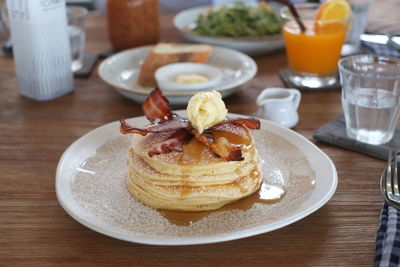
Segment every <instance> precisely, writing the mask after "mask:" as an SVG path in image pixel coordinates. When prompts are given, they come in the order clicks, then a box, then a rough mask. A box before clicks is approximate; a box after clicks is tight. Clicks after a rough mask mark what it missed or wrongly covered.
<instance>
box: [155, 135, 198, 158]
mask: <svg viewBox="0 0 400 267" xmlns="http://www.w3.org/2000/svg"><path fill="white" fill-rule="evenodd" d="M192 137H193V136H192V135H191V134H190V133H189V132H188V131H186V130H184V129H180V130H178V131H176V132H175V133H173V134H172V135H171V136H170V137H168V139H167V140H165V141H164V142H162V143H160V144H156V145H154V146H153V147H152V148H151V149H150V151H149V152H148V155H149V156H150V157H153V156H154V155H159V154H168V153H171V152H173V151H177V152H183V145H184V144H186V143H188V142H189V141H190V139H191V138H192Z"/></svg>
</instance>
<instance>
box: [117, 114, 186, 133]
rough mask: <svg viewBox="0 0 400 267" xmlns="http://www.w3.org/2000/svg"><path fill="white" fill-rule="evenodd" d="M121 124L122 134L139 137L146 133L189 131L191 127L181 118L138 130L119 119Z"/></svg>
mask: <svg viewBox="0 0 400 267" xmlns="http://www.w3.org/2000/svg"><path fill="white" fill-rule="evenodd" d="M119 122H120V123H121V127H120V131H121V133H123V134H129V133H136V134H140V135H143V136H145V135H147V134H148V133H165V132H172V131H176V130H180V129H186V130H188V131H190V130H191V129H192V126H191V125H190V123H189V121H188V120H187V119H184V118H181V117H175V118H174V119H172V120H169V121H166V122H164V123H161V124H155V125H152V126H150V127H147V128H138V127H134V126H132V125H130V124H129V123H127V122H126V120H125V119H120V120H119Z"/></svg>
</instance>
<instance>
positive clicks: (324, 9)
mask: <svg viewBox="0 0 400 267" xmlns="http://www.w3.org/2000/svg"><path fill="white" fill-rule="evenodd" d="M350 14H351V6H350V4H349V2H347V0H328V1H326V2H324V3H323V4H322V5H321V6H320V7H319V8H318V10H317V13H316V15H315V19H316V20H336V19H339V20H340V19H346V18H348V17H350Z"/></svg>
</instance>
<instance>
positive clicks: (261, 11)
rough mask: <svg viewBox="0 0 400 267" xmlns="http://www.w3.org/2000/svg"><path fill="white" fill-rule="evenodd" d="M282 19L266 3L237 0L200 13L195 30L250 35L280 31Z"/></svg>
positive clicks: (223, 34) (224, 34) (212, 33)
mask: <svg viewBox="0 0 400 267" xmlns="http://www.w3.org/2000/svg"><path fill="white" fill-rule="evenodd" d="M281 30H282V20H281V18H280V17H279V15H278V14H276V13H275V12H274V10H273V8H272V7H271V6H270V5H268V4H266V3H263V2H261V3H259V4H258V5H248V4H245V3H242V2H236V3H234V4H232V5H224V6H221V7H220V8H218V9H216V10H210V11H209V12H208V13H206V14H203V15H200V16H199V17H198V18H197V20H196V26H195V27H194V29H193V30H192V31H193V32H195V33H197V34H201V35H210V36H228V37H250V36H265V35H272V34H277V33H280V32H281Z"/></svg>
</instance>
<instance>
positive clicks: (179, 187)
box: [127, 124, 262, 211]
mask: <svg viewBox="0 0 400 267" xmlns="http://www.w3.org/2000/svg"><path fill="white" fill-rule="evenodd" d="M169 135H170V134H167V133H157V134H148V135H146V136H140V135H134V136H133V138H132V147H131V149H130V150H129V157H128V158H129V160H128V162H129V174H128V179H127V186H128V190H129V192H130V193H131V194H132V195H133V196H134V197H135V198H136V199H138V200H139V201H141V202H143V203H144V204H146V205H148V206H151V207H153V208H156V209H169V210H183V211H204V210H215V209H218V208H220V207H222V206H224V205H226V204H228V203H231V202H233V201H237V200H238V199H241V198H243V197H246V196H248V195H250V194H252V193H254V192H255V191H257V190H258V189H259V188H260V186H261V183H262V174H261V172H260V171H259V167H258V155H257V151H256V149H255V147H254V139H253V137H252V135H251V132H250V131H248V130H247V129H246V128H244V127H241V126H235V125H233V124H225V125H223V126H221V127H219V128H217V129H215V130H214V131H213V135H214V137H215V138H220V137H224V138H226V139H227V140H228V141H229V142H230V143H231V144H235V145H237V146H240V147H241V149H242V156H243V160H241V161H226V160H225V159H222V158H220V157H218V156H216V155H214V154H213V153H212V151H211V150H210V149H209V148H208V147H206V146H205V145H204V144H202V143H201V142H199V141H198V140H197V139H195V138H192V139H191V140H190V141H189V143H187V144H185V145H184V149H183V152H171V153H168V154H160V155H154V156H152V157H150V156H149V154H148V152H149V150H150V149H151V148H152V147H153V146H154V145H156V144H159V143H161V142H163V141H165V140H166V139H168V137H169Z"/></svg>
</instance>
